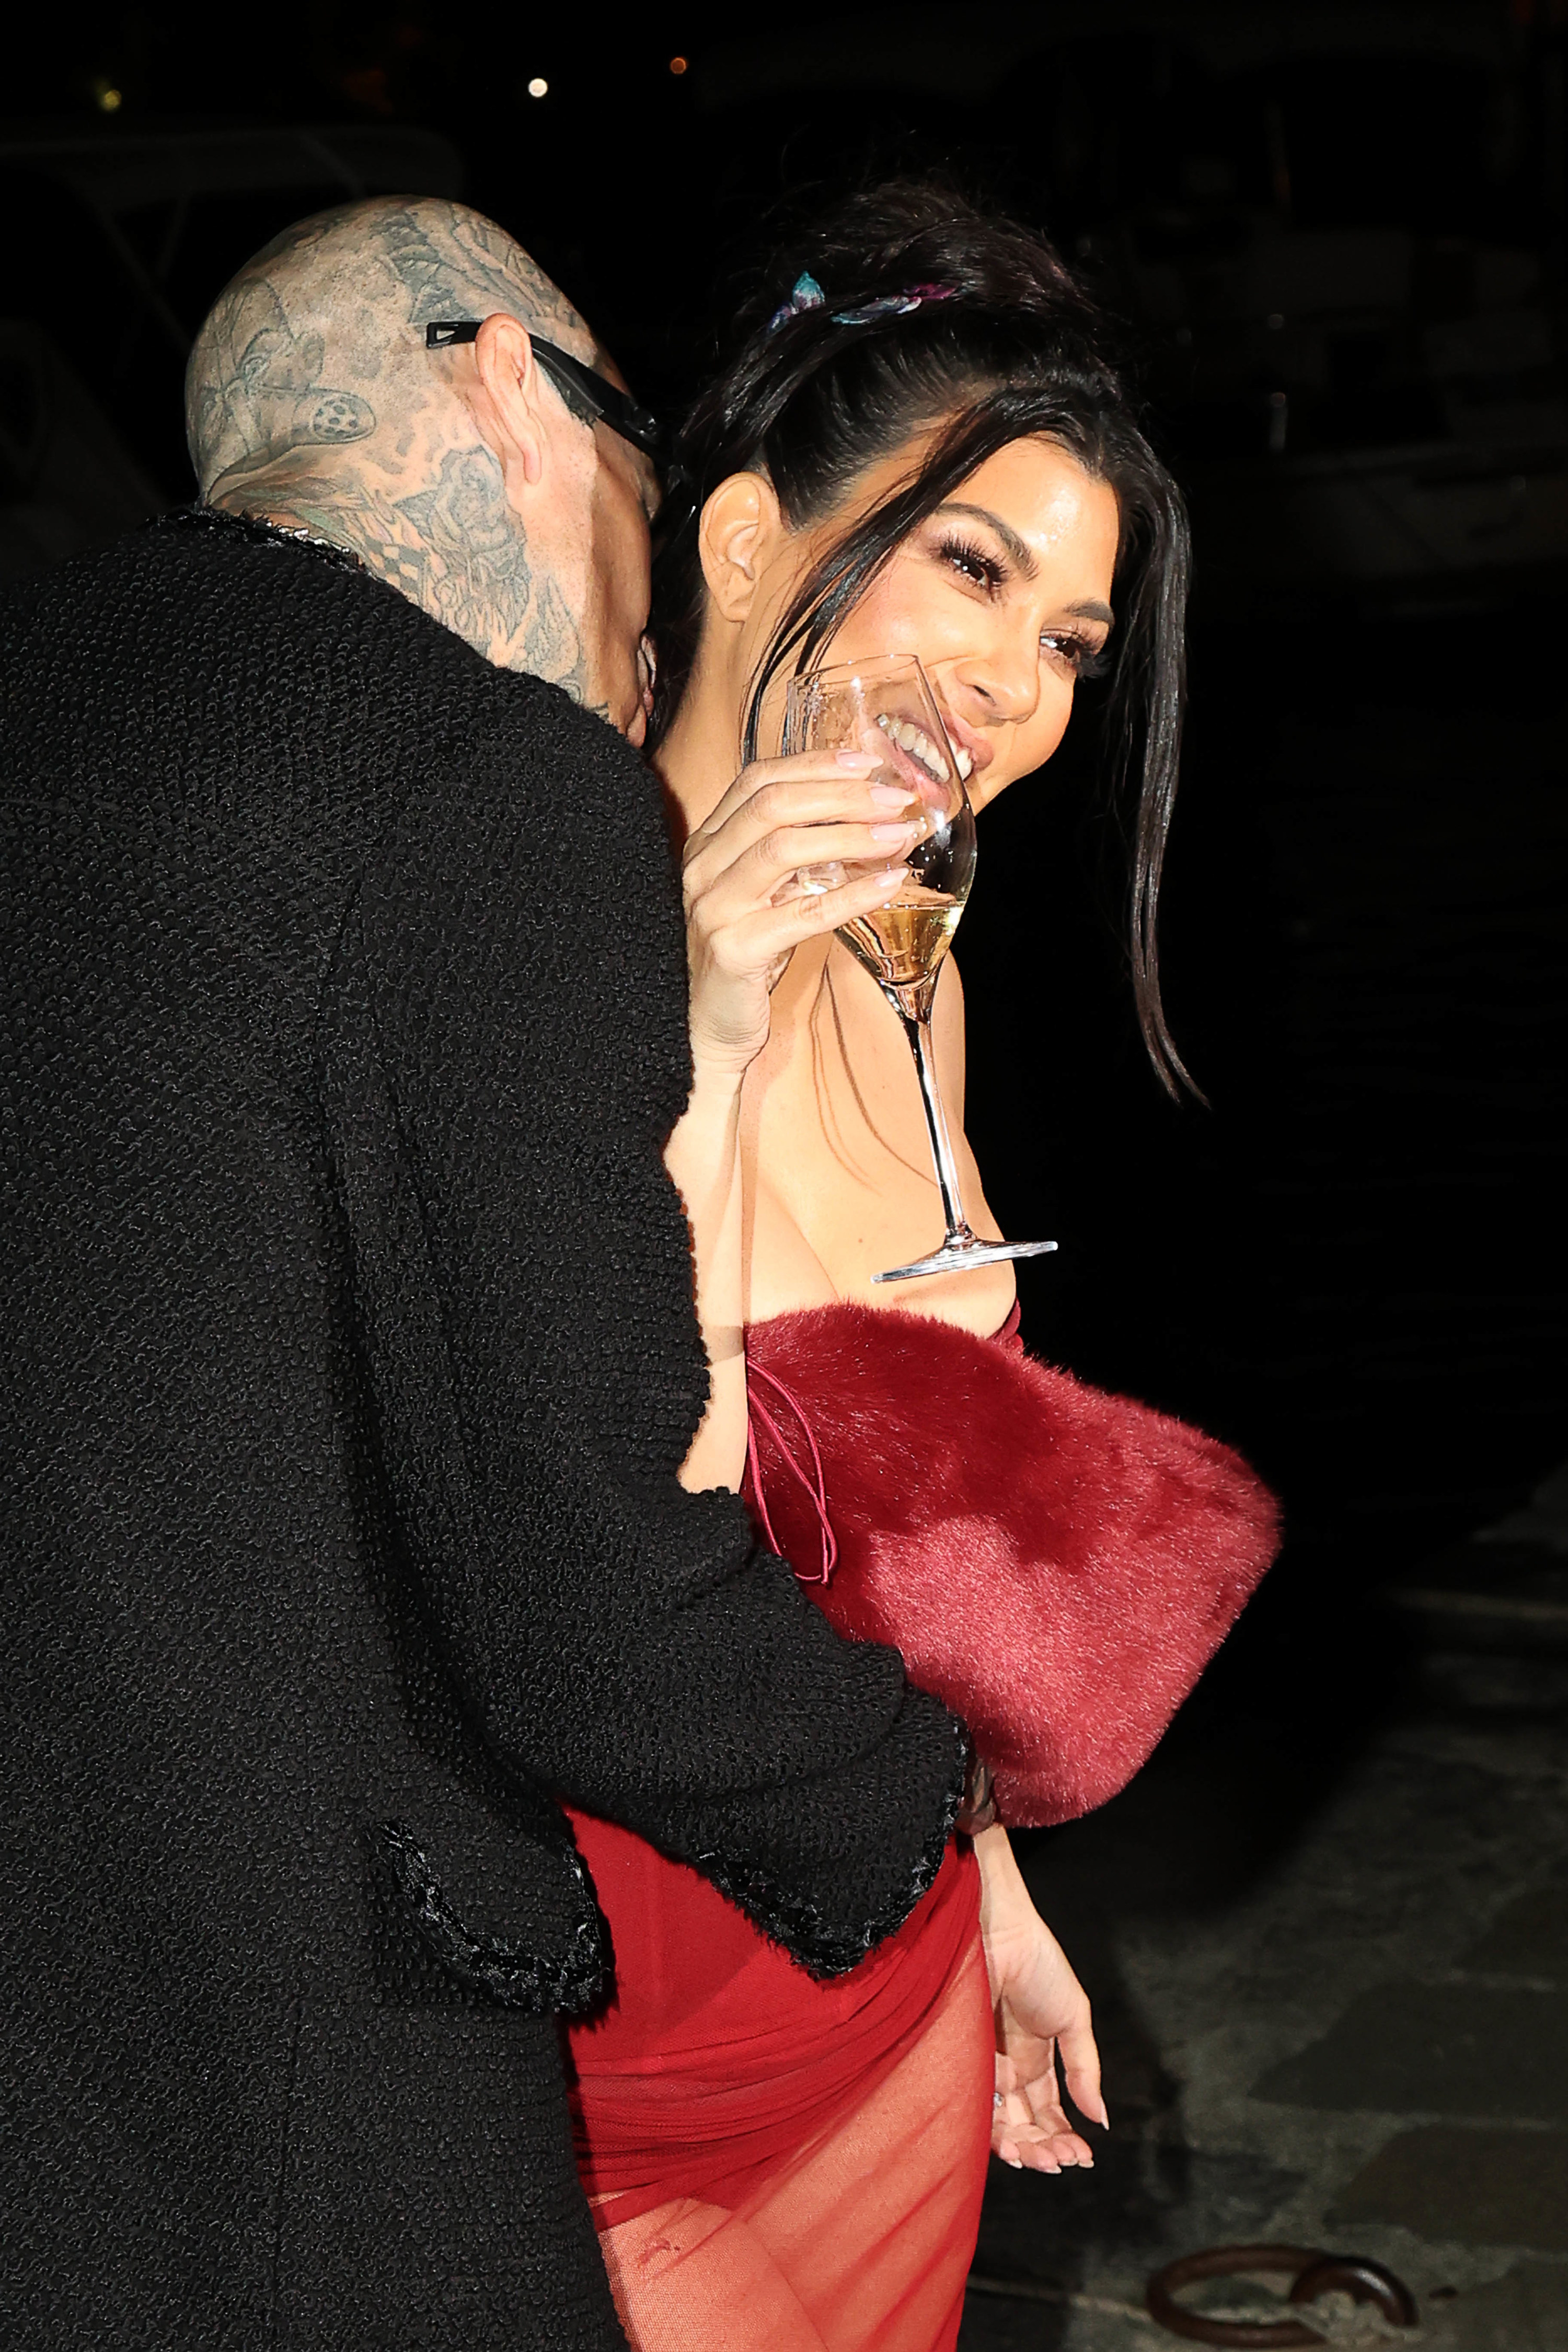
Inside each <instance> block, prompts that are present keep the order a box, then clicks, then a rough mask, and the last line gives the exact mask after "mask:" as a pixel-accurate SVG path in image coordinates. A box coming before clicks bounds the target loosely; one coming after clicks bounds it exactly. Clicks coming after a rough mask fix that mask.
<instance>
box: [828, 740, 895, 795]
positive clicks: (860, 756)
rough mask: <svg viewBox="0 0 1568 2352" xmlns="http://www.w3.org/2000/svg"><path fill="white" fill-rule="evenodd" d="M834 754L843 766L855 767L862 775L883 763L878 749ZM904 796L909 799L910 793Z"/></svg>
mask: <svg viewBox="0 0 1568 2352" xmlns="http://www.w3.org/2000/svg"><path fill="white" fill-rule="evenodd" d="M833 756H834V758H835V759H836V760H837V762H838V764H839V766H840V767H841V768H853V769H854V770H855V772H856V773H857V774H858V775H861V776H866V775H869V773H870V772H871V770H872V769H873V768H879V767H880V766H881V764H882V760H881V754H880V753H879V752H878V751H835V753H834V754H833ZM904 798H905V799H906V800H908V798H909V794H908V793H905V794H904Z"/></svg>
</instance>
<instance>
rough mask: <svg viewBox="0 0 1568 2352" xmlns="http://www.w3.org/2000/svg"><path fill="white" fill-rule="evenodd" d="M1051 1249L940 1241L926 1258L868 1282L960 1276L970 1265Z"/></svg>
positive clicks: (1040, 1253) (1019, 1244) (1029, 1244)
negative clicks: (937, 1247) (932, 1276)
mask: <svg viewBox="0 0 1568 2352" xmlns="http://www.w3.org/2000/svg"><path fill="white" fill-rule="evenodd" d="M1055 1247H1056V1244H1055V1242H981V1241H967V1242H943V1244H942V1247H941V1249H939V1250H932V1252H931V1255H930V1257H917V1258H916V1259H915V1261H914V1263H913V1264H912V1265H895V1266H890V1267H889V1270H888V1272H887V1273H886V1274H874V1275H873V1276H871V1279H872V1281H873V1282H913V1281H914V1280H915V1278H916V1276H919V1275H922V1274H963V1273H965V1272H967V1270H968V1269H969V1267H971V1266H972V1265H997V1264H998V1263H999V1262H1000V1261H1001V1260H1002V1259H1003V1258H1007V1257H1044V1256H1045V1255H1046V1253H1047V1250H1054V1249H1055Z"/></svg>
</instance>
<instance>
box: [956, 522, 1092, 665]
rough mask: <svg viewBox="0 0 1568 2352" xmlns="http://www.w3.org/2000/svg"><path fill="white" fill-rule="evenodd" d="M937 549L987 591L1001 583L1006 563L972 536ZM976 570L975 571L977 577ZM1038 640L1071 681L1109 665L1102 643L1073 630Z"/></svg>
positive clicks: (957, 570) (1064, 630)
mask: <svg viewBox="0 0 1568 2352" xmlns="http://www.w3.org/2000/svg"><path fill="white" fill-rule="evenodd" d="M939 553H940V554H941V557H942V562H944V563H951V564H952V568H953V570H954V571H955V572H966V573H967V574H968V576H969V578H970V579H971V580H972V581H973V584H974V585H975V586H976V587H977V588H978V587H984V590H985V592H986V593H987V594H988V595H989V594H991V593H994V591H995V590H996V589H998V588H999V587H1001V585H1002V583H1003V582H1004V581H1005V579H1006V577H1007V567H1006V565H1005V563H999V562H997V560H996V558H995V557H994V555H990V554H987V552H986V551H985V550H984V548H983V547H977V546H976V545H975V543H974V541H973V540H972V539H963V538H960V537H958V536H956V535H955V536H953V537H952V538H950V539H944V540H943V541H942V543H941V546H940V549H939ZM976 573H978V574H979V577H978V578H977V579H976V578H975V574H976ZM1041 643H1042V644H1043V645H1047V646H1050V647H1051V648H1052V649H1053V651H1054V652H1056V653H1057V654H1058V655H1059V656H1060V657H1061V658H1062V660H1064V661H1065V662H1066V663H1067V665H1068V667H1069V669H1070V670H1071V671H1072V674H1073V677H1074V680H1075V682H1076V681H1077V680H1079V679H1089V678H1093V677H1104V676H1105V674H1106V672H1107V670H1108V669H1109V668H1110V657H1109V656H1108V655H1107V653H1106V651H1105V648H1104V646H1096V645H1095V644H1094V642H1093V640H1092V639H1091V638H1089V637H1081V636H1079V635H1078V633H1077V631H1076V630H1073V629H1053V630H1052V632H1051V634H1050V635H1048V636H1047V637H1044V638H1042V639H1041Z"/></svg>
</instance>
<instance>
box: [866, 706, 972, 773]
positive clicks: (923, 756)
mask: <svg viewBox="0 0 1568 2352" xmlns="http://www.w3.org/2000/svg"><path fill="white" fill-rule="evenodd" d="M877 724H878V726H879V728H880V729H881V730H882V732H883V734H884V735H886V736H887V737H888V739H889V741H890V742H893V743H896V744H897V745H898V747H899V749H900V751H907V752H908V754H909V756H910V759H911V760H914V761H918V762H919V764H920V765H921V767H922V768H923V769H924V770H925V772H926V773H927V775H928V776H931V778H932V779H933V780H934V781H935V782H937V783H939V784H945V783H946V782H947V777H948V769H947V761H946V759H945V757H944V756H943V754H942V751H939V750H938V748H937V746H936V745H935V744H934V743H933V742H932V741H931V737H930V736H929V735H928V734H927V733H926V731H925V729H924V728H923V727H917V726H916V725H915V723H914V721H913V719H895V718H894V717H893V716H892V714H891V712H889V711H886V710H883V711H879V713H878V715H877ZM952 756H953V761H954V763H955V764H956V766H957V769H958V773H959V778H960V781H961V782H963V783H967V782H969V779H970V777H971V775H972V774H973V770H974V762H973V760H972V759H971V758H970V756H969V754H968V752H967V751H964V749H963V745H962V744H961V745H960V746H959V748H958V749H957V750H956V751H954V753H953V755H952Z"/></svg>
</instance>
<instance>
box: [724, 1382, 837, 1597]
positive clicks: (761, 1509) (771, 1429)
mask: <svg viewBox="0 0 1568 2352" xmlns="http://www.w3.org/2000/svg"><path fill="white" fill-rule="evenodd" d="M756 1381H766V1382H767V1384H768V1386H769V1388H771V1389H772V1390H773V1392H774V1394H775V1395H776V1396H777V1397H779V1398H780V1399H781V1400H782V1402H784V1404H786V1405H787V1406H788V1407H789V1409H790V1411H791V1412H793V1413H794V1415H795V1419H796V1421H798V1422H799V1423H800V1425H801V1428H802V1429H803V1430H804V1432H805V1442H806V1444H808V1445H809V1446H810V1448H811V1472H812V1475H810V1476H809V1477H808V1476H807V1475H806V1473H805V1471H804V1470H803V1469H802V1468H801V1466H800V1464H799V1463H798V1462H797V1461H796V1460H795V1455H794V1454H792V1453H791V1451H790V1449H789V1447H788V1445H787V1444H785V1442H784V1432H783V1431H782V1430H781V1429H780V1427H779V1425H778V1423H777V1422H776V1421H775V1420H774V1419H773V1414H772V1413H771V1412H769V1411H768V1409H767V1406H766V1405H765V1404H764V1403H763V1401H762V1399H761V1398H760V1397H759V1396H758V1395H757V1393H756V1391H755V1387H754V1383H755V1382H756ZM746 1403H747V1407H748V1411H747V1415H746V1475H747V1476H748V1477H749V1478H750V1480H751V1482H752V1500H753V1502H754V1503H755V1505H756V1508H757V1517H758V1518H759V1519H761V1521H762V1523H763V1535H764V1536H766V1538H767V1539H768V1544H769V1547H770V1549H772V1550H773V1551H776V1552H780V1554H781V1557H782V1547H781V1546H780V1543H779V1539H778V1538H777V1537H776V1536H775V1535H774V1533H773V1521H772V1520H771V1519H770V1518H769V1517H768V1504H767V1496H765V1495H764V1494H763V1465H762V1458H761V1456H760V1454H758V1452H757V1430H756V1424H757V1423H758V1422H759V1421H760V1422H761V1423H762V1424H763V1428H764V1429H765V1430H766V1431H767V1433H768V1435H769V1436H770V1437H771V1438H772V1439H773V1444H775V1445H776V1446H777V1448H778V1451H779V1459H780V1460H781V1461H782V1462H783V1464H784V1468H785V1469H786V1470H787V1471H788V1472H789V1475H790V1476H791V1477H792V1478H793V1479H794V1480H795V1484H796V1486H800V1487H802V1488H804V1490H805V1494H806V1496H807V1497H808V1499H809V1501H810V1503H811V1507H812V1508H813V1510H814V1511H815V1512H816V1522H817V1526H818V1528H820V1529H821V1534H822V1573H821V1575H820V1576H803V1575H801V1571H800V1570H799V1569H798V1568H797V1569H796V1570H795V1575H796V1576H797V1577H800V1580H801V1582H802V1583H803V1584H826V1582H827V1581H828V1580H829V1579H830V1577H831V1576H832V1574H833V1571H834V1570H835V1568H836V1567H837V1564H838V1538H837V1536H836V1535H835V1534H834V1532H833V1522H832V1520H831V1519H830V1518H829V1517H828V1516H827V1480H826V1475H825V1473H824V1471H823V1467H822V1455H821V1454H820V1452H819V1451H818V1448H817V1444H816V1437H815V1436H814V1435H813V1433H812V1427H811V1423H810V1422H809V1421H807V1419H806V1417H805V1411H804V1409H803V1408H802V1406H801V1404H800V1402H799V1400H798V1399H797V1398H795V1397H793V1396H792V1395H791V1394H790V1392H789V1391H788V1389H786V1388H785V1386H784V1382H783V1381H780V1380H775V1379H774V1378H773V1374H772V1372H765V1371H764V1370H763V1368H762V1366H761V1364H753V1363H751V1362H748V1363H747V1366H746Z"/></svg>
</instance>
